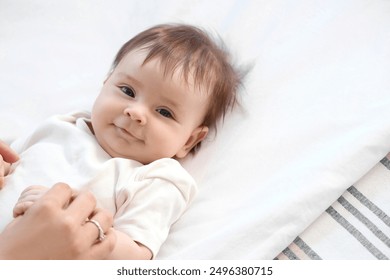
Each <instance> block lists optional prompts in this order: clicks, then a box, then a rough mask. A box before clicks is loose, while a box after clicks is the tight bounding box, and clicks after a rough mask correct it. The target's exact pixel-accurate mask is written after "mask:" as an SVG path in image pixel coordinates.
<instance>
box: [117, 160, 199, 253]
mask: <svg viewBox="0 0 390 280" xmlns="http://www.w3.org/2000/svg"><path fill="white" fill-rule="evenodd" d="M129 184H130V185H129V186H127V187H125V188H121V190H120V191H119V192H118V194H117V199H116V200H117V207H118V208H117V213H116V215H115V218H114V227H115V229H117V230H120V231H122V232H124V233H127V234H128V235H129V236H130V237H131V238H132V239H133V240H134V241H137V242H139V243H141V244H143V245H144V246H146V247H148V248H149V249H150V250H151V251H152V253H153V257H155V256H156V254H157V252H158V250H159V249H160V246H161V245H162V243H163V242H164V241H165V239H166V238H167V236H168V233H169V230H170V227H171V225H172V224H173V223H175V222H176V221H177V220H178V219H179V218H180V216H181V215H182V214H183V213H184V211H185V210H186V209H187V207H188V205H189V204H190V203H191V201H192V200H193V198H194V196H195V193H196V184H195V181H194V179H193V178H192V177H191V176H190V175H189V174H188V173H187V172H186V171H185V170H184V168H183V167H182V166H181V165H180V164H179V163H178V162H177V161H175V160H173V159H162V160H158V161H156V162H153V163H151V164H149V165H147V166H143V167H142V168H140V170H139V171H138V172H137V174H136V175H135V176H134V178H133V181H132V182H130V183H129ZM134 189H135V191H134Z"/></svg>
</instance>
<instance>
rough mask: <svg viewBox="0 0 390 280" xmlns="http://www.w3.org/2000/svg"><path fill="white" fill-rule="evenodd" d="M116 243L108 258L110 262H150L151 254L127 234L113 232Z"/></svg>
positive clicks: (117, 231)
mask: <svg viewBox="0 0 390 280" xmlns="http://www.w3.org/2000/svg"><path fill="white" fill-rule="evenodd" d="M114 231H115V234H116V243H115V247H114V250H113V251H112V252H111V254H110V255H109V256H108V259H110V260H150V259H151V258H152V257H153V256H152V252H151V251H150V250H149V249H148V248H147V247H145V246H144V245H142V244H140V243H138V242H135V241H134V240H133V239H132V238H131V237H129V236H128V235H127V234H125V233H123V232H120V231H119V230H114Z"/></svg>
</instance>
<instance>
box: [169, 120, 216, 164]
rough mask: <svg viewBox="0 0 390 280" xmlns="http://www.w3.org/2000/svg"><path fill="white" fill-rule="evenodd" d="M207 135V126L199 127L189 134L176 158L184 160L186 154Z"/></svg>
mask: <svg viewBox="0 0 390 280" xmlns="http://www.w3.org/2000/svg"><path fill="white" fill-rule="evenodd" d="M208 133H209V128H208V127H207V126H199V127H197V128H195V129H194V131H193V132H192V133H191V136H190V137H189V138H188V140H187V142H186V143H185V144H184V146H183V147H182V148H181V149H180V150H179V151H178V152H177V154H176V157H177V158H184V157H185V156H186V155H188V153H189V152H190V151H191V150H192V148H193V147H195V146H196V145H197V144H198V143H199V142H201V141H202V140H203V139H205V138H206V136H207V134H208Z"/></svg>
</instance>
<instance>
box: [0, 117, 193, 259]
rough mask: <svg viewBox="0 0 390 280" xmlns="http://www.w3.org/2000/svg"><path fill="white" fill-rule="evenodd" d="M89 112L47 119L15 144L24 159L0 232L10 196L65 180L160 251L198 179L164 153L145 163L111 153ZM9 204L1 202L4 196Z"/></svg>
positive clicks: (117, 224) (7, 190) (1, 211)
mask: <svg viewBox="0 0 390 280" xmlns="http://www.w3.org/2000/svg"><path fill="white" fill-rule="evenodd" d="M89 117H90V115H89V114H88V113H77V114H72V115H65V116H55V117H51V118H49V119H48V120H47V121H45V122H44V123H43V124H42V125H40V126H39V127H38V128H37V129H36V130H35V131H34V132H33V133H32V134H31V135H30V136H28V137H27V138H25V139H18V140H17V141H15V142H14V143H12V145H11V147H12V148H13V149H14V150H15V151H16V152H17V153H18V154H19V156H20V160H19V161H18V162H17V163H16V164H13V165H12V166H11V173H10V174H9V175H8V176H7V177H6V179H5V186H4V188H3V189H2V190H0V232H1V231H2V230H3V228H4V227H5V225H6V224H8V223H9V222H10V221H11V220H12V209H10V208H9V207H7V208H5V207H4V205H10V204H9V200H14V202H15V203H16V201H17V199H18V198H19V195H20V193H21V192H22V191H23V190H24V189H25V188H26V187H28V186H31V185H42V186H46V187H50V186H52V185H54V184H55V183H57V182H65V183H67V184H69V185H70V186H71V187H72V188H75V189H78V190H86V189H87V190H90V191H91V192H92V193H93V194H94V195H95V197H96V199H97V201H98V207H101V208H105V209H108V210H109V211H110V212H111V213H112V214H113V215H114V228H115V229H117V230H119V231H122V232H124V233H126V234H128V235H129V236H130V237H131V238H133V240H135V241H137V242H140V243H142V244H143V245H145V246H147V247H148V248H149V249H150V250H151V251H152V253H153V256H156V254H157V252H158V250H159V248H160V246H161V244H162V243H163V242H164V241H165V239H166V237H167V235H168V232H169V229H170V227H171V225H172V224H173V223H174V222H175V221H177V220H178V219H179V217H180V216H181V215H182V214H183V212H184V211H185V210H186V208H187V207H188V205H189V203H190V202H191V201H192V199H193V198H194V195H195V193H196V184H195V182H194V180H193V178H192V177H191V176H190V175H189V174H188V173H187V172H186V171H185V170H184V168H183V167H182V166H181V165H180V163H179V162H178V161H176V160H174V159H171V158H164V159H160V160H157V161H155V162H152V163H150V164H148V165H143V164H141V163H139V162H137V161H134V160H129V159H124V158H112V157H111V156H110V155H108V154H107V153H106V152H105V151H104V150H103V149H102V148H101V147H100V145H99V144H98V142H97V141H96V139H95V136H94V135H93V134H92V133H91V131H90V129H89V127H88V125H87V123H86V120H88V119H89ZM6 200H7V201H8V203H6V204H5V203H2V201H6Z"/></svg>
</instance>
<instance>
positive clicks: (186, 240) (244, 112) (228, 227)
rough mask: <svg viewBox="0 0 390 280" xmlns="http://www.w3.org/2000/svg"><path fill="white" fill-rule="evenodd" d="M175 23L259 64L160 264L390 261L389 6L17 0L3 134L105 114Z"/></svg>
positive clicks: (343, 0)
mask: <svg viewBox="0 0 390 280" xmlns="http://www.w3.org/2000/svg"><path fill="white" fill-rule="evenodd" d="M165 22H182V23H189V24H195V25H198V26H201V27H203V28H205V29H207V30H209V31H211V32H214V33H218V34H219V35H220V36H221V37H222V38H223V39H224V41H225V43H226V45H227V46H228V47H229V49H230V50H231V52H232V54H233V57H234V59H235V61H236V62H237V63H239V64H242V65H248V66H250V67H251V71H250V72H249V73H248V75H247V77H246V80H245V87H244V89H243V90H242V92H241V96H242V97H241V99H242V104H243V106H242V109H240V110H236V111H235V112H233V113H232V114H231V115H229V116H228V117H227V118H226V119H225V121H224V123H221V124H220V127H219V129H218V133H217V134H212V135H211V136H210V137H209V138H208V139H206V141H205V142H204V145H203V147H202V149H201V150H200V152H199V154H197V155H196V156H195V157H194V158H187V159H186V160H185V161H183V165H184V166H185V168H186V169H187V170H188V171H189V172H190V173H191V174H192V175H193V176H194V178H195V179H196V180H197V182H198V184H199V189H200V190H199V194H198V196H197V198H196V200H195V201H194V203H193V204H192V205H191V207H190V208H189V209H188V211H187V212H186V213H185V214H184V216H183V217H182V218H181V219H180V220H179V221H178V222H177V223H176V224H174V226H173V227H172V229H171V232H170V234H169V236H168V239H167V241H166V242H165V243H164V245H163V247H162V248H161V251H160V252H159V254H158V255H157V259H160V260H164V259H171V260H172V259H269V260H272V259H280V260H282V259H330V260H332V259H363V260H368V259H388V258H390V241H389V238H390V223H389V220H390V218H389V215H390V188H389V185H390V170H389V166H390V164H389V162H390V159H389V156H387V157H386V155H387V154H388V152H389V151H390V122H389V119H390V110H389V108H390V79H389V76H390V63H389V62H390V2H389V1H383V0H371V1H365V0H329V1H316V0H315V1H305V0H273V1H250V0H216V1H202V0H199V1H197V0H190V1H180V0H166V1H152V0H139V1H137V0H134V1H125V0H117V1H92V0H86V1H76V0H66V1H55V2H53V1H49V0H37V1H26V0H3V1H1V2H0V118H1V122H0V139H2V140H4V141H7V142H11V141H12V140H13V139H15V138H17V137H18V136H20V135H21V134H24V133H26V132H27V131H29V130H31V129H32V128H34V126H36V125H37V124H38V123H39V122H41V121H42V120H44V119H45V118H47V117H48V116H51V115H54V114H63V113H67V112H70V111H74V110H79V109H89V108H91V106H92V103H93V101H94V98H95V96H96V95H97V94H98V92H99V90H100V87H101V85H102V82H103V81H104V79H105V77H106V75H107V73H108V70H109V68H110V65H111V62H112V60H113V57H114V55H115V53H116V51H117V50H118V49H119V47H120V46H121V45H122V44H123V43H124V42H125V41H127V40H128V39H129V38H130V37H132V36H133V35H135V34H136V33H138V32H140V31H141V30H143V29H145V28H147V27H150V26H152V25H155V24H158V23H165ZM15 199H16V198H15ZM0 205H1V207H13V202H12V201H9V200H7V201H5V200H4V199H2V197H1V191H0Z"/></svg>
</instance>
